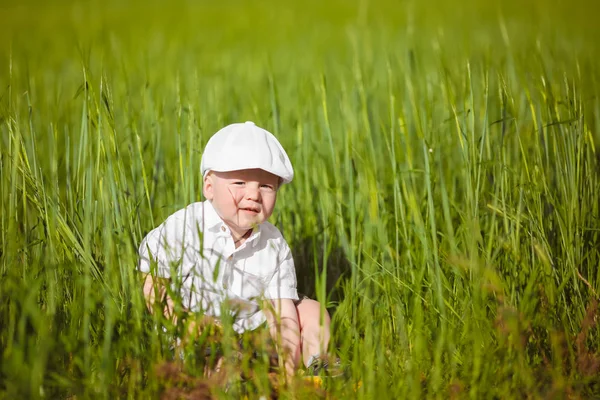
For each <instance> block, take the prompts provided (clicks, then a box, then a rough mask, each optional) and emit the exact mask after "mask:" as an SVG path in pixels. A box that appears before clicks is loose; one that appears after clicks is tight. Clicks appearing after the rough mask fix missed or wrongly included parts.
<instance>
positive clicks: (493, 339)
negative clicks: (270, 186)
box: [0, 1, 600, 398]
mask: <svg viewBox="0 0 600 400" xmlns="http://www.w3.org/2000/svg"><path fill="white" fill-rule="evenodd" d="M34 6H35V7H34ZM592 8H593V7H592V6H590V7H589V8H588V9H587V11H586V9H582V8H581V7H580V6H579V4H578V2H574V3H573V4H569V5H567V4H564V5H563V4H552V5H547V4H546V3H543V2H535V1H534V2H530V3H528V4H527V5H519V6H517V5H516V4H514V5H513V4H512V2H507V3H505V4H504V5H503V6H502V7H497V6H492V5H489V4H487V3H483V2H481V3H479V2H474V1H472V2H467V3H461V5H460V6H458V5H456V4H446V3H443V4H442V2H440V4H439V5H436V6H434V5H431V4H430V5H425V4H423V5H421V4H420V3H413V2H408V3H404V4H402V6H401V7H399V6H398V5H396V4H394V5H392V4H388V3H387V2H366V1H361V2H357V3H346V2H343V3H342V2H331V3H329V5H328V6H323V5H320V3H318V4H317V2H314V4H313V3H311V2H309V3H307V4H306V5H305V6H302V7H301V6H299V5H298V6H296V5H293V4H291V3H290V4H284V5H281V4H273V3H272V2H269V1H260V2H255V3H252V6H250V4H240V3H239V2H237V1H224V2H221V3H219V4H218V5H215V4H211V5H208V4H191V3H185V4H184V3H177V4H172V5H170V6H166V5H164V4H162V3H160V2H152V3H151V4H149V5H143V6H142V5H139V4H133V3H132V4H130V5H127V6H124V5H121V4H120V3H114V4H111V3H107V4H104V5H101V4H100V3H95V2H89V3H79V4H77V5H69V4H66V3H65V4H62V5H54V6H52V7H50V6H49V5H42V4H39V5H38V4H34V3H25V5H21V6H18V5H10V4H8V5H6V6H5V9H4V10H3V12H2V17H0V18H2V21H1V22H2V23H0V25H1V27H0V32H1V36H2V39H0V40H1V42H0V43H1V44H2V46H1V47H0V48H1V49H2V51H1V52H0V132H1V133H2V136H1V138H2V139H1V142H0V143H1V159H0V170H1V179H0V204H1V206H0V207H1V208H0V215H1V226H0V228H1V233H0V238H1V242H0V243H1V245H0V260H1V264H0V273H1V279H0V296H1V299H2V302H1V303H0V327H1V328H0V349H1V357H2V360H1V362H0V393H2V395H3V396H6V397H9V398H19V397H28V398H36V397H46V398H69V397H73V396H76V397H84V398H85V397H94V398H95V397H109V398H113V397H115V396H119V397H132V398H139V397H142V398H143V397H148V396H155V397H156V396H157V395H158V393H164V392H165V391H167V392H168V391H169V390H172V392H171V394H173V393H175V392H174V391H176V390H180V391H181V392H180V393H191V392H192V391H193V390H195V389H194V388H196V389H198V390H200V391H202V390H209V389H210V390H212V391H213V393H214V395H215V396H223V397H227V396H232V397H239V396H241V395H243V394H244V393H246V392H248V393H249V394H250V395H251V397H252V395H255V394H256V393H261V394H265V393H267V394H268V393H269V391H270V390H271V388H272V382H271V381H269V377H268V375H267V371H268V362H269V360H268V357H267V353H266V350H264V349H262V350H264V351H262V350H261V351H262V352H261V351H259V353H261V354H262V355H261V356H259V357H258V359H257V360H254V361H250V360H249V359H250V354H249V352H242V354H243V360H246V361H243V362H240V363H237V364H236V362H233V361H232V364H231V368H229V369H225V371H226V372H225V373H224V376H222V377H220V378H219V379H221V378H222V379H223V380H222V381H217V380H214V379H213V380H209V381H205V380H203V379H202V375H203V371H204V363H205V360H204V358H203V357H200V356H197V357H194V356H193V354H194V351H197V352H200V353H201V352H202V351H203V349H204V346H205V345H208V344H212V345H215V343H216V342H217V341H218V342H220V343H221V345H222V346H223V350H224V352H225V353H226V354H227V355H228V356H231V357H230V359H231V360H234V359H235V351H236V346H237V344H236V343H237V338H236V337H235V336H234V335H233V334H232V332H231V330H230V329H227V324H226V328H225V331H224V333H223V335H224V336H223V337H221V338H219V339H218V340H216V339H214V338H210V337H204V338H201V339H200V340H199V342H198V343H196V345H195V347H194V346H188V347H187V348H186V349H185V354H187V355H188V356H187V357H186V359H185V361H184V362H181V363H180V364H181V365H183V367H182V368H183V375H177V373H176V372H174V371H175V370H173V368H175V367H174V366H173V365H172V364H170V363H171V362H178V358H177V356H176V354H175V353H176V352H174V351H173V350H172V349H171V347H172V345H173V340H172V337H173V335H176V334H177V333H178V332H180V330H181V329H183V327H182V326H172V325H169V324H168V323H167V322H166V321H162V320H160V318H159V317H153V316H151V315H150V314H149V313H148V312H147V310H146V309H145V305H144V302H143V299H142V296H141V281H140V278H139V276H138V274H137V272H136V271H135V266H136V263H137V248H138V246H139V243H140V241H141V239H142V238H143V237H144V235H145V234H146V233H147V232H148V231H149V230H150V229H152V228H153V227H155V226H156V225H157V224H159V223H160V222H162V221H163V220H164V218H166V217H167V216H168V215H169V214H170V213H172V212H174V211H175V210H177V209H179V208H181V207H183V206H185V205H186V204H188V203H190V202H192V201H198V200H200V198H201V197H200V189H201V185H200V184H201V176H200V174H199V165H200V157H201V154H202V149H203V147H204V144H205V143H206V141H207V140H208V138H209V137H210V136H211V135H212V134H213V133H214V132H215V131H216V130H217V129H219V128H220V127H222V126H223V125H225V124H228V123H231V122H236V121H245V120H253V121H255V122H256V123H257V124H258V125H261V126H264V127H266V128H268V129H270V130H271V131H273V132H274V133H275V134H276V135H277V136H278V137H279V138H280V140H281V142H282V144H283V145H284V147H285V148H286V149H287V151H288V154H289V155H290V157H291V159H292V162H293V164H294V167H295V170H296V176H295V179H294V181H293V183H292V184H291V185H289V186H286V187H284V188H283V189H282V191H281V193H280V195H279V201H278V204H277V208H276V213H275V215H274V216H273V219H272V222H273V223H275V224H276V225H277V226H278V227H279V228H280V229H281V230H282V232H283V233H284V235H285V237H286V238H287V240H288V242H289V243H290V245H291V247H292V249H293V250H294V256H295V259H296V264H297V269H298V281H299V286H300V287H299V288H300V290H301V291H303V292H305V293H308V294H310V295H313V296H315V297H316V298H318V299H319V300H321V301H323V302H324V303H326V304H327V305H328V307H329V309H330V310H331V311H332V313H333V315H334V344H335V349H336V351H337V352H338V353H339V354H340V356H341V358H342V360H343V361H344V363H345V365H346V366H347V368H348V371H349V374H348V375H349V376H348V377H347V379H343V380H337V381H333V382H331V383H330V384H329V388H328V391H329V393H330V394H331V395H332V396H333V397H336V398H352V397H355V396H357V397H362V398H376V397H380V398H384V397H385V398H416V397H439V398H448V397H452V396H456V397H472V398H490V397H494V396H495V397H499V398H510V397H514V398H522V397H525V396H531V397H534V398H553V397H561V396H562V397H569V396H581V397H594V396H598V395H599V393H600V382H599V381H598V376H600V375H599V373H600V355H599V354H598V352H599V348H598V344H597V343H598V339H599V337H598V326H597V299H598V292H599V290H600V287H599V279H600V276H599V274H600V272H599V268H598V266H599V264H600V241H599V235H600V221H599V218H600V210H599V208H600V179H599V176H600V175H599V174H600V161H599V160H600V156H599V155H598V146H599V145H600V136H599V134H598V128H599V127H600V120H599V118H600V103H599V101H600V100H599V99H598V95H599V87H598V78H599V75H598V72H597V68H596V66H597V64H598V56H597V55H598V47H597V44H596V43H595V38H597V37H598V34H599V32H598V28H597V24H596V23H595V21H594V19H593V18H592V16H593V15H595V14H594V12H593V9H592ZM155 315H160V313H155ZM161 324H166V326H167V331H166V332H164V331H163V330H161V329H158V328H157V326H160V325H161ZM250 345H251V346H253V347H260V345H259V344H258V343H250ZM173 374H175V375H173ZM240 375H244V377H245V379H243V380H240ZM359 381H360V382H361V384H360V385H356V383H357V382H359ZM226 382H228V384H226ZM203 385H208V386H207V387H204V386H203ZM281 392H282V394H283V395H288V396H290V397H293V396H296V397H303V396H304V397H309V398H313V397H314V396H315V392H314V390H311V389H308V388H301V387H299V386H298V387H294V386H290V387H288V388H285V389H282V390H281ZM195 393H196V394H198V393H200V392H195ZM316 394H317V395H324V392H317V393H316Z"/></svg>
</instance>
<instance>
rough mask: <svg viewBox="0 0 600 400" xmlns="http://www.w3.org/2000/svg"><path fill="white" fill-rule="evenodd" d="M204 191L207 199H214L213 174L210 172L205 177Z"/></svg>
mask: <svg viewBox="0 0 600 400" xmlns="http://www.w3.org/2000/svg"><path fill="white" fill-rule="evenodd" d="M202 193H203V194H204V197H205V198H206V199H207V200H212V199H213V196H214V186H213V182H212V176H211V173H210V172H209V173H208V174H206V176H205V177H204V184H203V185H202Z"/></svg>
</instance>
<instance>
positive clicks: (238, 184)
mask: <svg viewBox="0 0 600 400" xmlns="http://www.w3.org/2000/svg"><path fill="white" fill-rule="evenodd" d="M245 183H246V182H242V181H237V182H233V184H234V185H236V186H243V185H244V184H245Z"/></svg>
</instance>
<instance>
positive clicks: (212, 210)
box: [139, 122, 330, 374]
mask: <svg viewBox="0 0 600 400" xmlns="http://www.w3.org/2000/svg"><path fill="white" fill-rule="evenodd" d="M200 168H201V173H202V176H203V180H204V184H203V194H204V197H205V198H206V201H204V202H198V203H193V204H190V205H189V206H187V207H186V208H184V209H182V210H179V211H177V212H175V213H174V214H172V215H171V216H170V217H168V218H167V219H166V220H165V221H164V222H163V223H162V224H161V225H160V226H158V227H157V228H155V229H154V230H152V231H151V232H150V233H148V235H147V236H146V237H145V238H144V240H143V241H142V244H141V246H140V250H139V251H140V263H139V270H140V271H141V272H143V273H144V274H146V276H145V281H144V289H143V290H144V295H145V297H146V299H147V301H148V305H149V307H150V308H152V307H151V306H152V304H153V303H154V301H155V300H156V299H155V294H156V293H157V292H158V294H159V296H160V297H162V299H161V300H163V299H164V297H165V292H166V290H165V285H171V286H172V287H176V286H174V285H173V283H174V279H175V278H179V280H180V282H181V284H180V285H179V286H178V287H179V288H180V289H179V293H178V294H179V295H180V296H181V299H182V303H183V305H184V307H185V308H186V310H187V311H189V312H192V313H193V312H203V313H204V315H206V316H212V317H215V318H217V319H218V318H219V317H220V313H221V304H222V303H223V302H224V301H228V302H229V303H230V304H231V303H235V304H237V305H238V307H236V308H237V312H236V313H235V320H234V325H233V327H234V329H235V330H236V332H238V333H242V332H244V331H247V330H254V329H256V328H258V327H260V326H261V325H262V324H263V323H265V321H266V322H267V323H268V326H269V330H270V333H271V336H272V337H273V340H274V341H275V342H276V343H281V346H282V347H283V352H284V354H287V355H288V356H287V357H286V358H285V359H284V360H285V367H286V372H287V373H288V374H293V373H294V371H295V370H296V368H297V367H298V366H299V364H300V359H302V361H303V363H304V365H305V366H307V367H308V366H310V365H314V364H315V363H317V362H319V360H320V357H321V355H323V354H325V353H326V351H327V345H328V342H329V326H330V319H329V315H328V314H327V311H324V315H323V314H322V310H321V306H320V304H319V303H318V302H316V301H314V300H310V299H299V298H298V293H297V289H296V271H295V268H294V260H293V259H292V253H291V251H290V248H289V246H288V244H287V243H286V241H285V239H284V238H283V236H282V235H281V233H280V231H279V230H278V229H277V228H276V227H275V226H273V225H272V224H271V223H269V222H267V220H268V219H269V217H270V216H271V214H272V213H273V209H274V207H275V202H276V200H277V193H278V190H279V189H280V187H281V186H282V185H283V184H286V183H289V182H291V180H292V178H293V176H294V171H293V168H292V164H291V162H290V160H289V158H288V156H287V154H286V152H285V150H284V149H283V147H282V146H281V144H280V143H279V141H278V140H277V139H276V138H275V136H273V135H272V134H271V133H270V132H268V131H266V130H264V129H262V128H259V127H257V126H256V125H255V124H254V123H252V122H246V123H237V124H232V125H229V126H226V127H224V128H223V129H221V130H219V131H218V132H217V133H216V134H215V135H213V136H212V137H211V138H210V140H209V141H208V143H207V144H206V148H205V150H204V153H203V155H202V161H201V167H200ZM156 288H157V289H158V290H155V289H156ZM166 297H167V298H166V304H167V305H166V308H165V315H166V316H167V317H169V318H173V315H174V313H173V311H174V310H173V304H174V303H173V301H172V299H171V298H169V297H168V296H166ZM174 322H176V321H174ZM194 329H200V327H195V326H193V327H192V328H191V330H194ZM280 353H281V352H280Z"/></svg>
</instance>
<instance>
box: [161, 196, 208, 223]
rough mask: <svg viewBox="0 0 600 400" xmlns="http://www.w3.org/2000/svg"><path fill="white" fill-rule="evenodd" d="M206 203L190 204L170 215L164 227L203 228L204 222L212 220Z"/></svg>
mask: <svg viewBox="0 0 600 400" xmlns="http://www.w3.org/2000/svg"><path fill="white" fill-rule="evenodd" d="M205 203H206V202H204V201H198V202H195V203H191V204H188V205H187V206H185V207H184V208H181V209H179V210H177V211H175V212H174V213H173V214H171V215H169V216H168V217H167V218H166V219H165V221H164V222H163V223H162V225H165V226H173V225H181V226H186V225H187V226H189V227H193V226H203V225H204V224H203V222H204V221H207V220H210V216H209V211H208V207H206V204H205Z"/></svg>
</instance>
